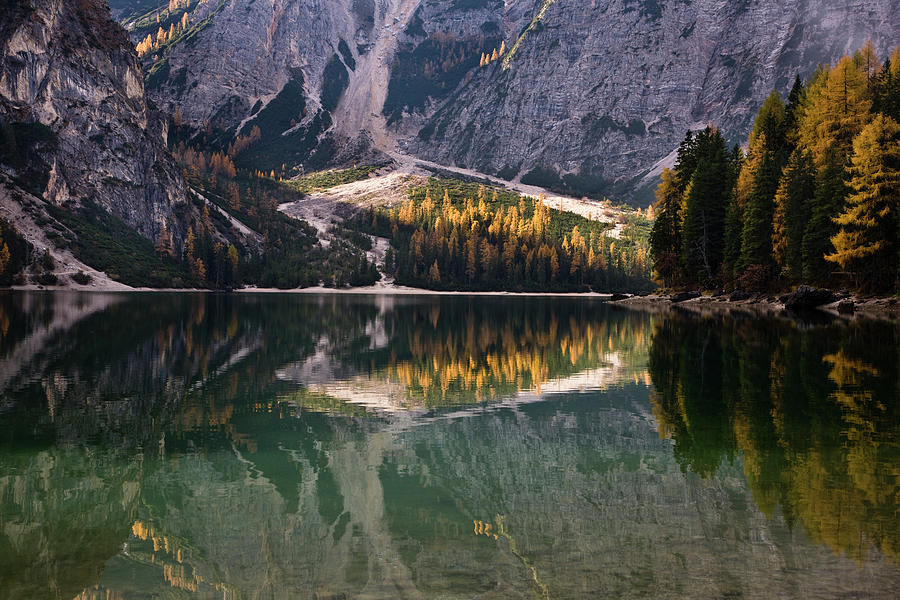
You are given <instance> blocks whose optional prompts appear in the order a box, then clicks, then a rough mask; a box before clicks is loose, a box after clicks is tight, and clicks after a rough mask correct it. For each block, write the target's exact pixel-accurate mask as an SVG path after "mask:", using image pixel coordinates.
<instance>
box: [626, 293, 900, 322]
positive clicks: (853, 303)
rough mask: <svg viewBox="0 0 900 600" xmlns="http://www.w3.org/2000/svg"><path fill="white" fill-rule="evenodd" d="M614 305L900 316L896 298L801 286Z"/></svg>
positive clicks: (639, 298) (641, 298) (651, 297)
mask: <svg viewBox="0 0 900 600" xmlns="http://www.w3.org/2000/svg"><path fill="white" fill-rule="evenodd" d="M611 302H612V303H614V304H617V305H622V306H628V307H634V308H641V309H644V310H660V311H662V310H671V309H678V310H686V311H690V312H698V313H711V312H723V311H728V312H738V313H744V314H748V315H755V316H761V315H779V314H792V315H801V314H803V315H811V314H815V313H819V314H821V315H823V316H824V315H831V316H839V317H843V318H853V317H856V316H860V317H877V318H887V319H894V318H897V317H898V316H900V299H898V298H896V297H878V296H859V295H854V294H851V293H849V292H835V291H832V290H827V289H821V288H813V287H810V286H800V287H799V288H797V289H796V290H794V291H792V292H789V293H787V294H781V295H773V294H761V293H751V292H745V291H742V290H737V291H734V292H732V293H730V294H726V293H724V292H714V293H700V292H698V291H684V292H675V293H671V294H648V295H634V296H632V295H615V296H614V297H613V298H612V299H611Z"/></svg>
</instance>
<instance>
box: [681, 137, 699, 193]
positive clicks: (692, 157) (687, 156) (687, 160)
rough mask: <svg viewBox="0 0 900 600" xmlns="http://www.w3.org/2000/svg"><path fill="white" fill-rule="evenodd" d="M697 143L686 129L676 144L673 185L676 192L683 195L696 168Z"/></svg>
mask: <svg viewBox="0 0 900 600" xmlns="http://www.w3.org/2000/svg"><path fill="white" fill-rule="evenodd" d="M697 158H698V157H697V144H696V141H695V139H694V134H693V133H692V132H691V131H688V132H687V133H685V134H684V139H683V140H682V141H681V144H679V145H678V154H677V157H676V158H675V185H676V187H677V190H678V193H679V194H681V195H683V194H684V191H685V190H686V189H687V186H688V184H689V183H690V182H691V177H693V176H694V171H695V170H696V169H697Z"/></svg>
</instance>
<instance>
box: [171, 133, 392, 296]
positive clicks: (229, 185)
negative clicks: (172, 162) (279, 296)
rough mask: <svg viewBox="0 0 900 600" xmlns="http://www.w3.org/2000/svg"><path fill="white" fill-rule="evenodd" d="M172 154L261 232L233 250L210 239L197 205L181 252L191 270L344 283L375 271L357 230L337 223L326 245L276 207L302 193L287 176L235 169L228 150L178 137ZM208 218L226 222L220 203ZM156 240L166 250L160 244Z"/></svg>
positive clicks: (256, 280) (245, 279) (249, 279)
mask: <svg viewBox="0 0 900 600" xmlns="http://www.w3.org/2000/svg"><path fill="white" fill-rule="evenodd" d="M173 154H174V155H175V157H176V159H177V160H179V161H180V162H181V164H182V166H183V167H184V170H185V175H186V177H187V179H188V182H189V183H190V184H191V186H192V187H194V188H195V189H197V190H200V191H201V192H202V193H203V195H204V196H205V197H206V198H207V199H208V200H209V201H210V202H212V203H213V204H215V205H216V206H217V207H218V208H220V209H221V210H222V211H224V212H225V213H227V214H229V215H231V216H233V217H235V218H236V219H237V220H239V221H240V222H241V223H244V224H245V225H247V226H248V227H250V228H251V229H253V230H254V231H255V232H257V233H258V234H259V235H260V238H261V239H260V243H259V246H258V247H257V248H254V247H249V248H244V247H242V246H240V245H239V244H236V245H235V248H234V251H232V249H231V247H230V245H227V244H224V243H222V242H221V241H218V242H217V241H216V240H215V239H213V237H212V236H211V231H212V230H211V229H210V228H209V227H208V226H207V223H205V221H206V220H208V218H209V215H210V210H209V206H208V205H205V204H204V205H203V206H199V207H198V208H199V210H200V214H201V215H202V216H201V218H200V219H199V220H196V222H195V223H194V224H193V226H192V230H191V232H189V233H191V234H193V243H186V244H185V249H184V252H183V257H182V258H183V260H184V262H185V264H186V265H187V266H188V268H189V270H190V272H191V274H192V275H194V276H195V277H199V278H201V279H204V280H205V281H207V283H208V285H210V286H211V287H233V286H239V285H244V284H253V285H258V286H260V287H275V288H281V289H291V288H297V287H311V286H316V285H319V284H323V285H325V286H328V287H346V286H361V285H371V284H373V283H375V282H376V281H377V280H378V279H379V278H380V277H381V275H380V273H379V272H378V269H377V268H376V266H375V264H374V263H373V262H371V261H370V260H369V259H368V257H367V255H366V251H368V250H371V247H372V246H371V239H369V238H368V236H355V235H353V233H354V232H352V231H348V230H345V229H344V228H342V227H340V226H336V227H335V228H333V230H332V231H331V232H330V233H329V237H330V238H331V239H330V240H329V244H328V246H327V247H324V246H323V245H322V244H320V243H319V240H318V239H317V234H316V230H315V229H314V228H312V227H311V226H310V225H308V224H307V223H305V222H302V221H298V220H297V219H294V218H291V217H289V216H287V215H285V214H283V213H281V212H279V211H278V206H279V205H280V204H284V203H287V202H292V201H294V200H297V199H299V198H300V197H302V193H301V192H299V191H298V190H296V189H294V188H293V187H292V185H291V184H289V183H288V182H282V181H279V180H276V179H274V178H267V177H264V176H261V174H245V173H244V172H240V173H239V172H238V171H237V169H235V166H234V163H233V162H232V160H231V154H230V153H229V152H204V151H201V150H196V149H194V148H192V147H191V146H187V145H185V144H184V143H183V142H181V143H179V144H177V145H176V146H175V147H174V148H173ZM212 218H214V219H215V218H218V219H221V220H222V223H221V225H222V227H224V228H225V229H230V228H231V224H230V223H229V222H227V220H226V219H225V217H224V215H222V214H220V213H219V211H213V212H212ZM189 240H190V235H189ZM220 244H221V246H220ZM157 247H158V248H160V252H165V251H164V250H163V249H162V248H164V244H163V245H162V246H161V245H160V244H159V243H158V244H157ZM192 248H193V251H192ZM235 258H236V259H237V260H235Z"/></svg>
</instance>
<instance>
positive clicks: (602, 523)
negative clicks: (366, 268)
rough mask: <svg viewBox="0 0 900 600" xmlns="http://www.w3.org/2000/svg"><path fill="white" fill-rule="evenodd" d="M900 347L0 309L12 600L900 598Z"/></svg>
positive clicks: (797, 325) (830, 337)
mask: <svg viewBox="0 0 900 600" xmlns="http://www.w3.org/2000/svg"><path fill="white" fill-rule="evenodd" d="M898 340H900V328H898V326H897V325H895V324H893V323H890V322H877V321H866V320H856V321H853V322H849V323H848V322H837V321H830V320H828V319H826V318H824V317H821V318H819V319H812V320H805V321H799V320H791V319H786V318H780V319H778V318H772V319H758V318H748V317H743V318H741V317H739V316H737V315H735V316H733V317H726V316H708V317H699V316H693V315H689V314H683V313H678V312H673V313H667V314H654V313H648V312H638V311H630V310H628V309H625V308H621V307H615V306H610V305H607V304H605V303H603V302H601V301H599V300H597V299H591V298H540V297H527V298H509V297H441V296H379V297H368V296H351V295H318V296H317V295H291V294H259V295H253V294H231V295H216V294H163V293H152V294H74V293H73V294H69V293H23V292H4V293H0V598H2V599H7V598H9V599H13V598H15V599H31V598H79V599H94V598H97V599H100V598H103V599H114V598H122V599H132V598H141V599H143V598H147V599H149V598H219V599H226V600H228V599H237V598H273V599H276V598H278V599H280V598H317V599H325V598H330V599H337V598H539V599H540V598H648V599H660V598H691V599H723V598H759V599H763V598H766V599H769V598H841V599H847V598H896V597H897V593H898V590H900V566H898V565H900V344H898Z"/></svg>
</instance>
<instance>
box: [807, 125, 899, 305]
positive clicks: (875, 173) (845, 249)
mask: <svg viewBox="0 0 900 600" xmlns="http://www.w3.org/2000/svg"><path fill="white" fill-rule="evenodd" d="M851 175H852V177H851V180H850V188H851V190H852V193H851V194H850V196H849V197H848V198H847V201H846V207H845V209H844V211H843V212H842V213H841V214H840V216H838V217H837V218H835V219H834V221H835V223H837V224H838V226H839V227H840V230H839V231H838V232H837V234H835V235H834V236H833V237H832V238H831V242H832V244H833V245H834V249H835V251H834V252H833V253H831V254H829V255H827V256H826V257H825V258H826V260H828V261H830V262H833V263H837V264H839V265H840V266H841V268H842V269H845V270H847V269H852V270H853V271H854V272H855V273H856V274H857V276H858V277H859V278H860V279H861V280H862V281H863V282H864V283H865V284H867V286H872V287H875V288H878V289H886V288H887V287H889V286H890V285H891V284H893V282H894V280H895V278H896V277H897V266H898V254H897V253H898V243H897V234H898V230H900V218H898V210H900V124H898V123H897V122H896V121H894V120H893V119H891V118H890V117H885V116H883V115H879V116H877V117H876V118H875V119H874V120H873V121H872V122H871V123H870V124H869V125H867V126H866V127H865V128H864V129H863V130H862V132H861V133H860V134H859V135H858V136H857V137H856V139H855V140H854V141H853V166H852V168H851Z"/></svg>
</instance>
